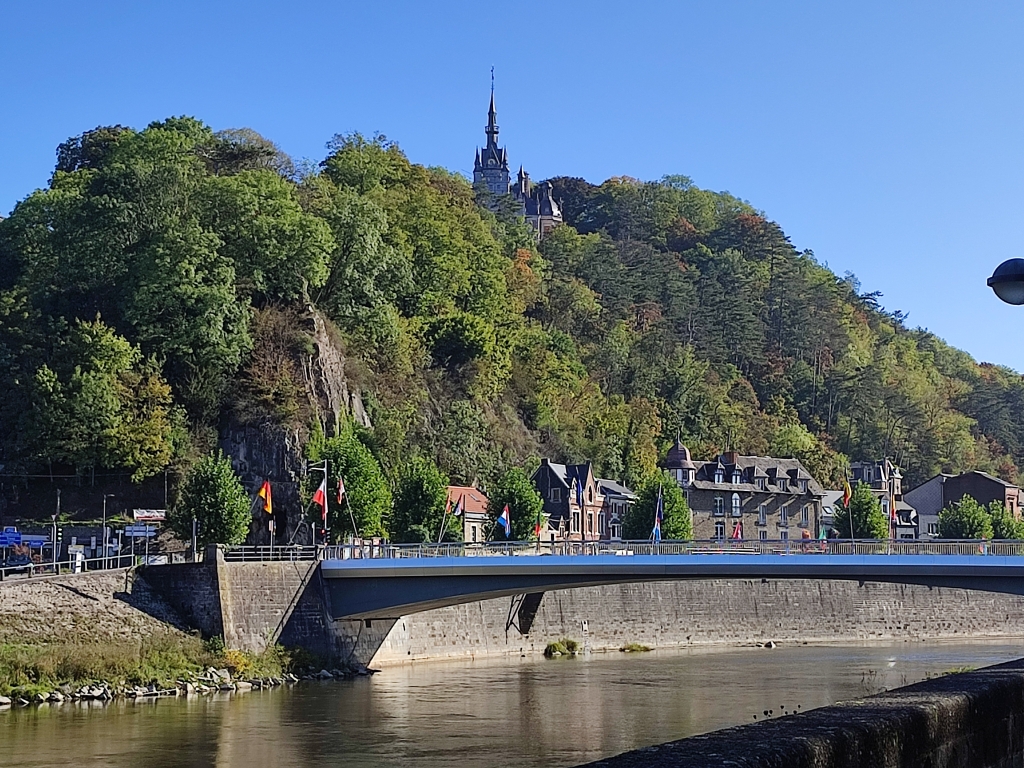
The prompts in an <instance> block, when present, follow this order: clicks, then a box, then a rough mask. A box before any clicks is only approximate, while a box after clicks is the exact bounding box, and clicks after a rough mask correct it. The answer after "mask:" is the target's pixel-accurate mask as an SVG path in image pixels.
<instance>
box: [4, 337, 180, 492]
mask: <svg viewBox="0 0 1024 768" xmlns="http://www.w3.org/2000/svg"><path fill="white" fill-rule="evenodd" d="M51 366H52V367H51ZM24 416H25V418H26V419H27V420H28V423H29V426H28V432H29V434H30V435H31V437H32V439H33V441H34V450H35V452H36V454H37V455H38V456H40V457H41V458H45V459H49V460H57V461H64V462H67V463H69V464H72V465H73V466H75V467H76V468H77V469H78V470H79V471H95V469H96V468H97V467H107V468H110V469H120V468H126V469H130V470H131V471H132V479H133V480H135V481H139V480H142V479H144V478H146V477H150V476H151V475H154V474H156V473H157V472H159V471H160V470H162V469H163V468H164V467H165V466H166V465H167V463H168V462H169V461H170V459H171V454H172V451H173V447H172V440H171V438H172V422H173V418H174V415H173V410H172V406H171V390H170V387H168V386H167V384H166V383H165V382H164V381H163V379H162V378H161V376H160V372H159V369H158V367H157V365H156V363H155V361H153V360H152V359H147V358H143V356H142V353H141V352H140V351H139V348H138V347H135V346H133V345H132V344H130V343H129V342H128V341H127V340H126V339H124V338H123V337H121V336H118V335H117V334H116V333H114V331H113V330H112V329H111V328H110V327H108V326H107V325H105V324H104V323H103V322H101V321H100V320H98V319H97V320H95V321H93V322H82V321H77V322H76V323H75V324H74V325H73V326H72V328H71V330H70V332H69V333H68V334H67V335H66V336H65V337H64V338H63V339H61V340H60V341H59V342H58V343H57V346H56V349H55V350H54V352H53V355H52V356H51V359H50V361H49V362H48V363H44V364H43V365H42V366H41V367H40V368H39V369H38V370H37V371H36V374H35V377H34V381H33V385H32V409H31V411H30V412H29V413H27V414H25V415H24Z"/></svg>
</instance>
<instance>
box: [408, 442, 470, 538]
mask: <svg viewBox="0 0 1024 768" xmlns="http://www.w3.org/2000/svg"><path fill="white" fill-rule="evenodd" d="M447 499H448V478H447V476H445V475H444V474H443V473H442V472H441V470H439V469H438V468H437V465H436V464H434V462H432V461H431V460H430V459H425V458H421V457H417V458H415V459H413V460H412V461H410V462H409V463H408V464H406V465H405V466H404V467H403V468H402V472H401V474H400V475H399V477H398V482H397V483H396V486H395V499H394V511H393V513H392V518H391V540H392V541H395V542H422V541H437V540H438V537H439V536H440V534H441V529H442V527H443V528H444V529H445V531H446V535H445V538H446V540H448V541H461V540H462V521H461V520H460V519H458V518H456V517H455V516H454V515H452V514H450V513H449V514H447V515H446V510H445V502H446V501H447ZM446 517H447V519H445V518H446Z"/></svg>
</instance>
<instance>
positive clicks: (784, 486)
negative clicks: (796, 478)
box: [779, 477, 789, 491]
mask: <svg viewBox="0 0 1024 768" xmlns="http://www.w3.org/2000/svg"><path fill="white" fill-rule="evenodd" d="M779 490H780V491H788V490H789V480H787V479H786V478H784V477H780V478H779Z"/></svg>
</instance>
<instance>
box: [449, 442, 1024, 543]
mask: <svg viewBox="0 0 1024 768" xmlns="http://www.w3.org/2000/svg"><path fill="white" fill-rule="evenodd" d="M662 467H663V468H664V469H665V470H666V471H667V472H668V473H669V474H670V475H671V477H672V478H673V479H674V480H675V481H676V483H677V484H678V485H679V487H680V488H681V489H682V490H683V493H684V494H685V496H686V501H687V504H688V505H689V507H690V510H691V513H692V515H693V536H694V538H695V539H724V538H726V537H737V536H738V537H741V538H744V539H761V540H780V539H781V540H785V539H793V538H797V539H807V538H819V537H824V536H826V535H828V532H829V531H830V530H831V529H832V525H833V522H834V519H835V512H836V510H837V508H838V505H839V504H840V503H841V500H842V496H843V491H842V490H826V489H824V488H822V487H821V485H819V483H818V482H817V481H816V480H815V479H814V477H812V476H811V474H810V472H808V471H807V469H806V468H805V467H804V466H803V464H801V463H800V461H799V460H797V459H780V458H774V457H771V456H743V455H740V454H738V453H736V452H734V451H727V452H725V453H722V454H721V455H719V456H717V457H715V458H714V459H711V460H709V461H694V460H693V458H692V456H691V455H690V451H689V449H687V447H686V446H685V445H683V444H682V443H681V442H680V441H679V440H676V442H675V445H673V446H672V447H671V448H670V449H669V451H668V454H667V456H666V457H665V460H664V461H663V462H662ZM850 473H851V481H852V483H853V484H856V483H864V484H866V485H867V486H868V487H869V488H870V489H871V491H872V493H873V494H875V496H876V497H877V498H878V500H879V503H880V505H881V507H882V512H883V514H884V515H885V516H886V518H888V519H890V520H892V522H893V535H894V537H895V538H898V539H917V538H934V537H937V536H938V530H939V526H938V521H939V512H940V511H941V510H942V509H943V508H945V507H947V506H949V504H951V503H953V502H956V501H959V500H960V499H962V498H964V497H965V496H971V497H972V498H974V499H975V500H976V501H978V502H979V503H981V504H989V503H991V502H993V501H999V502H1000V503H1002V504H1004V505H1005V506H1006V509H1007V510H1008V511H1009V512H1010V513H1011V514H1012V515H1014V517H1017V518H1018V519H1019V518H1020V515H1021V508H1022V507H1021V503H1022V501H1024V498H1022V492H1021V489H1020V488H1018V487H1017V486H1015V485H1013V484H1012V483H1007V482H1006V481H1004V480H1000V479H999V478H997V477H993V476H992V475H989V474H987V473H985V472H979V471H972V472H965V473H962V474H959V475H950V474H940V475H936V476H935V477H933V478H931V479H929V480H928V481H926V482H925V483H923V484H921V485H919V486H917V487H916V488H914V489H913V490H911V491H909V492H907V493H904V491H903V475H902V474H901V472H900V470H899V467H897V466H896V465H895V464H894V463H893V462H891V461H889V460H888V459H883V460H879V461H874V462H854V463H853V464H852V465H851V468H850ZM532 482H533V485H534V488H536V490H537V493H538V494H539V495H540V497H541V499H542V501H543V504H544V515H545V518H546V521H547V523H546V526H545V529H544V530H543V531H542V533H541V538H542V539H543V540H545V541H548V540H550V541H609V540H610V541H616V540H619V539H621V538H622V525H623V521H624V519H625V515H626V511H627V510H628V509H629V507H630V505H632V504H634V503H635V502H636V494H634V493H633V491H632V490H630V489H629V488H627V487H626V486H625V485H623V484H622V483H620V482H617V481H615V480H608V479H604V478H600V477H597V476H596V475H595V474H594V469H593V465H592V464H591V463H590V462H585V463H582V464H560V463H556V462H553V461H550V460H549V459H542V460H541V464H540V467H538V469H537V471H536V472H534V474H533V477H532ZM448 498H449V503H450V504H452V505H453V506H454V505H455V504H456V503H458V502H459V501H460V500H461V502H462V507H463V510H464V514H463V535H464V540H465V541H467V542H479V541H485V540H486V539H487V538H488V537H489V535H490V533H491V530H490V525H491V523H490V522H489V518H488V515H487V503H488V499H487V496H486V495H485V494H484V493H483V492H482V491H480V490H479V489H477V488H472V487H463V486H452V487H450V488H449V489H448ZM652 524H653V520H652Z"/></svg>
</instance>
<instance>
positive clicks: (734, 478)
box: [732, 470, 743, 485]
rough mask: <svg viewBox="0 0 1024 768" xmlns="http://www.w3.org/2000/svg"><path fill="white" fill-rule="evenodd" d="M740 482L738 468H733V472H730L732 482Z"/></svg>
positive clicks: (741, 478)
mask: <svg viewBox="0 0 1024 768" xmlns="http://www.w3.org/2000/svg"><path fill="white" fill-rule="evenodd" d="M742 482H743V476H742V475H741V474H740V472H739V470H734V471H733V473H732V484H733V485H739V484H740V483H742Z"/></svg>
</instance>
